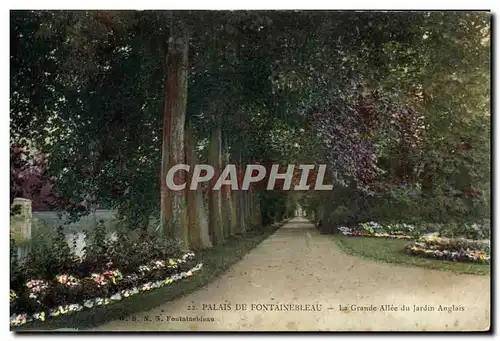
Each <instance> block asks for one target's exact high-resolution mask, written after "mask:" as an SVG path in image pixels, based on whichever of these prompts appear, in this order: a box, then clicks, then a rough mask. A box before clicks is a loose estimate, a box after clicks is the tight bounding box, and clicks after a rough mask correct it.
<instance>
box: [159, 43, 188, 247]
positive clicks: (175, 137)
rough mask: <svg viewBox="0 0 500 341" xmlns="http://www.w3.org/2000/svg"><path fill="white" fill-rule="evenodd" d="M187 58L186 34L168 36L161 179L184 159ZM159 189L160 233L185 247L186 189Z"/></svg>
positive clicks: (178, 179)
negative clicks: (160, 205)
mask: <svg viewBox="0 0 500 341" xmlns="http://www.w3.org/2000/svg"><path fill="white" fill-rule="evenodd" d="M187 58H188V39H187V37H186V36H184V37H174V38H170V39H169V43H168V52H167V91H166V92H167V93H166V97H167V98H166V105H165V111H164V117H163V121H164V129H163V133H164V135H163V141H164V143H163V151H162V152H163V157H162V183H164V182H165V181H166V180H165V178H166V174H167V172H168V169H170V168H171V167H172V166H174V165H176V164H181V163H185V160H186V156H185V150H184V129H185V122H186V104H187V62H188V59H187ZM165 123H166V124H165ZM165 154H167V155H168V156H167V155H165ZM165 165H168V167H165ZM185 180H186V174H185V172H184V171H177V172H176V173H175V176H174V183H176V184H181V183H184V182H185ZM162 190H163V191H162V198H163V200H162V201H163V202H162V205H163V206H162V223H163V229H164V233H165V235H166V236H168V237H175V238H178V239H179V240H180V241H181V242H182V243H183V244H184V245H183V246H184V247H185V248H188V247H189V241H188V233H187V232H188V230H187V224H186V221H187V216H186V214H187V200H186V199H187V198H186V191H172V190H170V189H169V188H168V187H167V186H166V185H164V186H163V188H162Z"/></svg>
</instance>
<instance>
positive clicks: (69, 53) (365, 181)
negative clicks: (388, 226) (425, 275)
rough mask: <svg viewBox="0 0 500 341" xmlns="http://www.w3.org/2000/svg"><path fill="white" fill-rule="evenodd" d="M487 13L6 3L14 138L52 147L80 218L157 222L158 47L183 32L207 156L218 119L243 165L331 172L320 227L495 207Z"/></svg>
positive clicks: (471, 215) (197, 127) (461, 217)
mask: <svg viewBox="0 0 500 341" xmlns="http://www.w3.org/2000/svg"><path fill="white" fill-rule="evenodd" d="M490 17H491V16H490V14H489V13H481V12H325V11H57V12H56V11H13V12H11V75H12V77H11V111H10V114H11V115H10V116H11V144H16V145H20V146H26V145H29V146H30V147H33V148H34V149H36V150H39V151H41V152H43V153H48V154H49V155H50V157H49V160H48V173H50V174H49V175H50V176H53V177H54V179H55V183H56V191H57V194H58V195H59V196H60V197H61V198H65V203H64V207H63V208H64V209H65V210H66V211H69V212H71V213H72V214H73V215H72V216H73V218H74V219H77V218H78V216H80V215H85V214H88V213H89V212H90V210H89V209H88V205H87V207H86V208H84V207H82V206H79V204H80V203H81V202H82V201H83V202H84V203H85V204H89V202H90V201H92V204H95V205H97V206H99V207H102V208H112V209H116V210H118V212H119V214H120V217H121V219H122V222H123V223H124V224H125V225H126V226H127V227H128V228H130V229H138V230H145V229H147V228H148V226H149V225H150V218H151V217H152V216H157V212H158V209H159V201H160V199H159V198H160V193H159V183H160V181H159V179H158V174H160V157H161V152H160V151H161V143H162V141H161V138H162V135H161V132H162V130H161V125H162V121H161V119H162V115H161V113H162V108H163V105H164V99H165V98H164V97H165V96H164V92H165V88H164V86H165V78H166V70H165V65H164V64H165V45H166V44H165V43H166V41H167V40H168V38H169V36H170V35H171V34H173V33H172V32H185V33H186V34H187V35H188V36H189V39H190V46H189V51H190V55H189V62H188V64H189V65H188V77H189V79H188V82H189V85H188V103H187V121H188V122H189V125H191V126H192V127H193V130H194V135H195V137H196V140H197V145H198V146H199V147H200V148H199V149H198V150H197V153H198V154H199V156H200V159H201V160H205V159H206V153H207V148H206V147H204V146H203V144H204V143H203V142H204V141H205V140H206V139H207V138H208V137H209V136H210V134H211V131H212V130H213V129H214V127H216V126H220V127H221V129H222V139H223V141H224V152H227V153H229V154H231V159H232V160H234V161H236V163H238V164H240V165H244V164H246V163H251V162H262V163H269V162H276V161H278V162H280V163H283V164H285V163H299V162H304V163H306V162H307V163H309V162H314V163H326V164H327V165H329V168H330V171H329V173H328V174H327V177H328V180H331V181H332V182H334V184H335V190H334V191H332V192H331V193H328V194H324V193H321V194H320V193H309V194H308V196H307V199H305V200H304V201H305V202H308V203H307V204H304V205H303V206H304V207H307V210H308V211H309V212H315V217H316V218H317V219H321V220H323V221H324V222H325V224H326V225H329V226H336V225H338V224H355V223H357V222H362V221H370V220H377V221H388V222H408V223H419V224H420V225H424V224H425V223H448V222H453V223H457V224H462V223H473V222H475V221H477V220H481V219H484V218H487V217H488V215H489V211H490V200H491V199H490V194H489V193H490V166H489V164H490V153H491V151H490V134H491V132H490V113H489V110H490V109H489V96H490V39H489V34H490ZM311 22H314V23H315V24H314V25H311ZM28 113H29V114H28ZM260 200H261V209H262V213H263V215H262V216H263V219H264V220H265V221H272V220H273V219H278V220H279V219H280V217H283V216H287V215H289V214H290V207H287V204H285V202H286V201H287V200H285V194H263V195H261V196H260ZM337 208H338V209H337ZM331 230H332V231H333V229H331Z"/></svg>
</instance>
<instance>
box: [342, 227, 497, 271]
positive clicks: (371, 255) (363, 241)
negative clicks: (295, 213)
mask: <svg viewBox="0 0 500 341" xmlns="http://www.w3.org/2000/svg"><path fill="white" fill-rule="evenodd" d="M333 240H334V242H335V243H336V244H337V245H338V246H339V247H340V248H341V249H342V251H344V252H345V253H347V254H349V255H352V256H358V257H360V258H364V259H369V260H375V261H380V262H384V263H393V264H398V265H402V266H407V267H412V266H413V267H423V268H428V269H433V270H441V271H449V272H454V273H458V274H472V275H482V276H485V275H489V274H490V271H491V267H490V265H489V264H478V263H466V262H453V261H446V260H439V259H432V258H425V257H419V256H412V255H409V254H408V253H407V252H406V250H405V249H404V246H405V245H406V244H409V243H412V241H411V240H401V239H388V238H374V237H347V236H341V235H335V236H333Z"/></svg>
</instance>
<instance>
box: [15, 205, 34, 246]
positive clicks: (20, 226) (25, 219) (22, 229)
mask: <svg viewBox="0 0 500 341" xmlns="http://www.w3.org/2000/svg"><path fill="white" fill-rule="evenodd" d="M16 206H20V210H19V211H18V212H19V213H18V214H15V215H13V216H11V217H10V233H11V235H12V237H13V238H14V240H15V241H16V244H21V243H22V242H24V241H27V240H30V239H31V225H32V222H33V216H32V212H31V200H29V199H24V198H15V199H14V203H13V204H12V207H16Z"/></svg>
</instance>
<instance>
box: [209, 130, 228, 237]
mask: <svg viewBox="0 0 500 341" xmlns="http://www.w3.org/2000/svg"><path fill="white" fill-rule="evenodd" d="M221 135H222V133H221V128H220V126H217V127H216V128H215V129H213V130H212V136H211V139H210V150H209V156H208V163H209V164H210V165H211V166H212V167H213V168H214V170H215V175H214V177H213V179H212V181H211V184H210V189H209V192H208V193H209V211H210V213H209V214H210V235H211V237H212V243H213V244H214V245H217V244H220V243H222V242H223V241H224V230H223V229H224V227H223V217H222V193H221V191H220V190H219V191H213V190H212V187H213V186H214V184H215V182H216V181H217V178H218V177H219V176H220V174H221V166H222V150H221V149H222V141H221V140H222V136H221Z"/></svg>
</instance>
